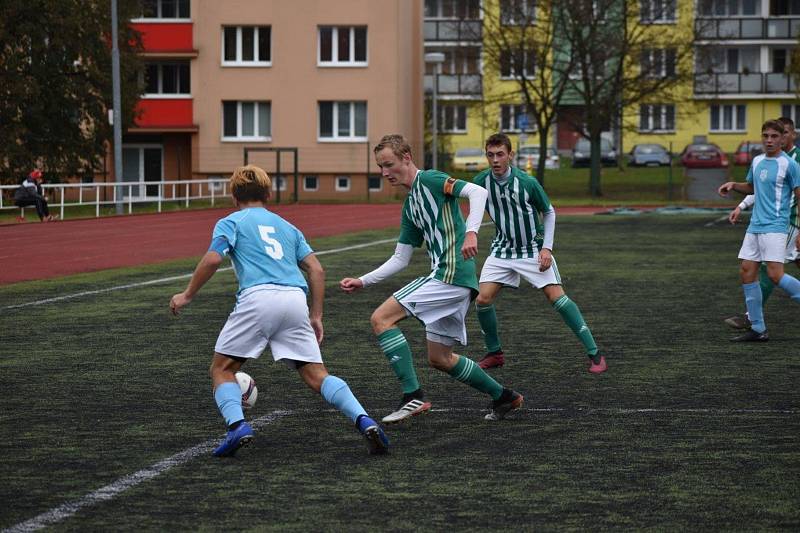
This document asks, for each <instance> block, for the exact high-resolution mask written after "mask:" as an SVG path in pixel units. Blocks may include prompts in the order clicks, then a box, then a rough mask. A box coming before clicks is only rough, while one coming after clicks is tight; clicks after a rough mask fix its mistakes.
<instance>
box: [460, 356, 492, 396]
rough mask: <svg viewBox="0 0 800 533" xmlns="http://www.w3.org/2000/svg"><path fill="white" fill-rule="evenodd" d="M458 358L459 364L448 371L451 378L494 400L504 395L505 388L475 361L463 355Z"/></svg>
mask: <svg viewBox="0 0 800 533" xmlns="http://www.w3.org/2000/svg"><path fill="white" fill-rule="evenodd" d="M456 357H458V362H457V363H456V364H455V366H453V368H451V369H450V370H448V371H447V373H448V374H450V377H452V378H454V379H457V380H458V381H460V382H461V383H466V384H467V385H469V386H470V387H472V388H473V389H477V390H479V391H481V392H483V393H485V394H488V395H489V396H491V397H492V400H496V399H498V398H499V397H500V395H501V394H503V386H502V385H500V384H499V383H498V382H496V381H495V380H493V379H492V378H491V376H489V374H487V373H486V372H484V371H483V369H482V368H481V367H479V366H478V365H477V364H475V361H473V360H472V359H469V358H468V357H464V356H463V355H456Z"/></svg>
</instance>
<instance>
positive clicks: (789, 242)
mask: <svg viewBox="0 0 800 533" xmlns="http://www.w3.org/2000/svg"><path fill="white" fill-rule="evenodd" d="M798 233H800V229H798V228H795V227H794V226H789V235H788V236H787V237H786V259H785V261H786V262H787V263H791V262H793V261H797V260H798V259H800V252H798V250H797V235H798Z"/></svg>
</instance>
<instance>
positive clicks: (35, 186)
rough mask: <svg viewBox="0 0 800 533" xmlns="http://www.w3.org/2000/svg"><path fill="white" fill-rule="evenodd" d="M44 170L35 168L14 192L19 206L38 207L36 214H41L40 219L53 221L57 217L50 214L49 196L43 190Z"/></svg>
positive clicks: (15, 201)
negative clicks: (46, 196) (45, 195)
mask: <svg viewBox="0 0 800 533" xmlns="http://www.w3.org/2000/svg"><path fill="white" fill-rule="evenodd" d="M43 179H44V177H43V176H42V171H41V170H39V169H35V170H33V171H32V172H31V173H30V174H28V177H27V178H25V180H24V181H23V182H22V184H21V185H20V186H19V188H18V189H17V190H16V191H15V192H14V204H15V205H16V206H17V207H29V206H35V207H36V214H37V215H39V220H41V221H42V222H51V221H53V220H55V219H56V217H54V216H53V215H51V214H50V209H48V207H47V198H45V197H44V192H43V190H42V180H43Z"/></svg>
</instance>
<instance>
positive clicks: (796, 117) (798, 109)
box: [781, 102, 800, 128]
mask: <svg viewBox="0 0 800 533" xmlns="http://www.w3.org/2000/svg"><path fill="white" fill-rule="evenodd" d="M787 110H788V111H789V112H788V113H787V112H786V111H787ZM781 116H782V117H788V118H790V119H792V120H793V121H794V124H795V126H796V127H798V128H800V124H798V123H799V122H800V103H797V102H787V103H781Z"/></svg>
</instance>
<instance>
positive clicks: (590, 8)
mask: <svg viewBox="0 0 800 533" xmlns="http://www.w3.org/2000/svg"><path fill="white" fill-rule="evenodd" d="M654 4H657V5H658V6H659V9H662V10H663V9H671V10H672V12H673V13H674V12H675V2H674V1H670V0H657V1H645V0H561V1H559V2H558V10H557V11H556V12H555V13H554V18H555V32H556V35H557V36H558V37H557V39H558V40H557V42H556V51H557V53H556V54H555V56H554V67H553V69H554V76H556V77H558V76H562V77H564V78H566V79H567V87H566V97H568V98H574V99H575V100H577V101H580V102H581V105H582V106H583V114H582V117H581V120H580V121H579V122H578V121H574V122H575V123H573V124H572V126H573V127H574V128H575V129H576V131H578V132H579V133H580V134H581V135H583V136H584V137H586V138H587V139H588V140H589V141H590V143H591V168H590V172H589V193H590V194H591V195H592V196H601V195H602V187H601V138H602V132H603V131H604V130H605V129H607V128H608V127H609V126H610V125H611V124H617V125H618V127H623V124H621V123H620V117H621V116H622V112H623V111H624V110H626V109H630V108H632V107H635V106H637V105H641V104H648V103H651V104H652V103H660V104H664V103H671V102H674V101H675V100H676V94H675V91H676V88H678V87H680V86H681V85H684V84H685V83H686V81H687V80H691V79H692V77H693V68H692V58H693V57H694V38H693V35H694V33H693V29H692V28H689V29H685V30H683V31H681V30H680V29H673V30H669V29H667V30H666V31H665V30H664V29H663V26H661V25H658V26H653V25H651V24H648V22H651V21H652V19H653V18H654V17H655V16H659V17H663V16H664V14H663V12H661V13H654V12H653V9H652V6H653V5H654Z"/></svg>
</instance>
